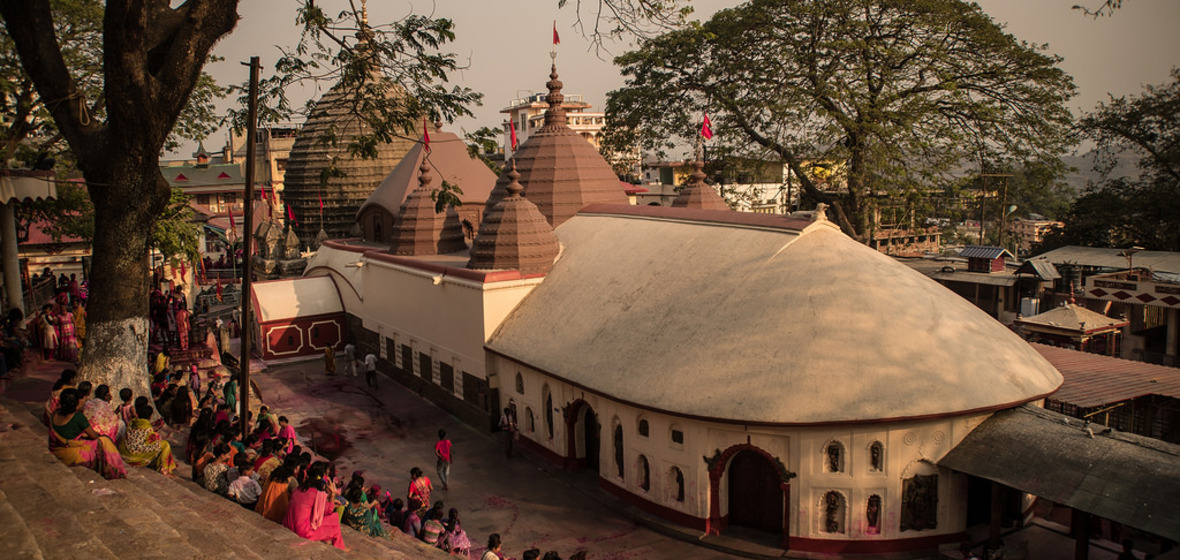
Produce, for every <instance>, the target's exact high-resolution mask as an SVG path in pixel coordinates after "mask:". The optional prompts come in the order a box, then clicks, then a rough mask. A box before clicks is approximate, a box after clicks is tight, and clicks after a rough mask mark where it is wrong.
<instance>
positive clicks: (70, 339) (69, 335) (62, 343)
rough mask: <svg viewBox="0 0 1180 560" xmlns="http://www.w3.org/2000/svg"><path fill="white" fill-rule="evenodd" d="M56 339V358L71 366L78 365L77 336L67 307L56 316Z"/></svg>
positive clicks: (72, 316)
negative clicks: (59, 335) (57, 336)
mask: <svg viewBox="0 0 1180 560" xmlns="http://www.w3.org/2000/svg"><path fill="white" fill-rule="evenodd" d="M57 329H58V332H60V333H61V337H60V338H59V339H58V349H57V358H58V359H59V360H61V361H63V362H70V363H71V364H74V363H78V335H77V334H76V333H75V331H74V314H73V313H72V312H70V308H69V307H62V310H61V313H59V314H58V315H57Z"/></svg>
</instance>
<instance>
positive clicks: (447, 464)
mask: <svg viewBox="0 0 1180 560" xmlns="http://www.w3.org/2000/svg"><path fill="white" fill-rule="evenodd" d="M434 456H435V457H436V458H437V459H438V460H437V462H436V464H435V468H436V469H437V470H438V480H439V482H442V489H443V490H446V489H447V481H448V480H449V479H450V477H451V440H449V439H447V431H446V430H443V429H440V430H439V431H438V443H436V444H434Z"/></svg>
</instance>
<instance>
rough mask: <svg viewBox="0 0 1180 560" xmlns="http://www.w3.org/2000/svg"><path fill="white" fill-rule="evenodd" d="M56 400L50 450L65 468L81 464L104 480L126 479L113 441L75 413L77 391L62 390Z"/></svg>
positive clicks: (77, 412)
mask: <svg viewBox="0 0 1180 560" xmlns="http://www.w3.org/2000/svg"><path fill="white" fill-rule="evenodd" d="M58 399H59V401H60V402H59V407H58V408H57V410H56V411H54V413H53V415H52V416H50V418H49V451H50V452H52V453H53V454H54V455H55V456H56V457H57V458H58V459H60V460H61V462H62V463H65V465H66V466H67V467H72V466H74V465H82V466H84V467H88V468H91V469H94V470H95V471H97V472H98V474H101V475H102V476H103V477H104V478H124V477H126V476H127V469H126V467H124V466H123V458H122V457H120V456H119V449H118V448H117V447H115V442H113V441H111V439H110V438H108V437H106V436H103V435H100V434H99V433H98V432H96V431H94V428H91V427H90V422H89V421H87V420H86V415H85V414H83V413H82V411H80V410H78V392H77V390H75V389H64V390H62V392H61V394H60V395H59V397H58Z"/></svg>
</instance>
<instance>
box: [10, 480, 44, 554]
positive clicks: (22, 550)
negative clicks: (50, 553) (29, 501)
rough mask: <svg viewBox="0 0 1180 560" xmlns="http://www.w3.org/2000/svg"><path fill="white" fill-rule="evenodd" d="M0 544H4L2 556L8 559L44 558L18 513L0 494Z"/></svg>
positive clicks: (31, 533)
mask: <svg viewBox="0 0 1180 560" xmlns="http://www.w3.org/2000/svg"><path fill="white" fill-rule="evenodd" d="M0 542H2V543H4V555H5V557H8V558H21V559H28V560H42V559H43V558H45V557H44V556H43V555H42V554H41V550H40V549H39V548H38V547H37V539H36V537H34V536H33V532H32V531H30V530H29V527H28V526H27V525H25V520H24V519H23V518H21V515H20V513H18V512H17V511H16V509H15V508H13V507H12V504H10V503H8V495H6V494H5V493H4V492H0Z"/></svg>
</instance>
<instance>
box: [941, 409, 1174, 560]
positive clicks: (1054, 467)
mask: <svg viewBox="0 0 1180 560" xmlns="http://www.w3.org/2000/svg"><path fill="white" fill-rule="evenodd" d="M1091 429H1092V430H1094V435H1093V436H1091V435H1090V434H1089V433H1088V432H1087V431H1086V428H1085V426H1084V423H1083V422H1082V421H1081V420H1078V419H1077V418H1069V417H1067V416H1064V415H1062V414H1057V413H1055V412H1050V411H1047V410H1043V409H1039V408H1036V407H1032V406H1028V405H1025V406H1021V407H1018V408H1014V409H1010V410H1004V411H1001V412H997V413H995V414H993V415H992V416H991V418H988V419H987V420H985V421H984V422H983V424H980V425H979V427H978V428H976V429H975V430H974V431H972V432H971V433H970V434H967V437H966V438H964V439H963V441H962V442H960V443H959V445H957V446H955V448H954V449H951V451H950V453H947V455H946V456H945V457H943V458H942V459H941V460H940V461H938V464H939V465H941V466H943V467H947V468H951V469H954V470H956V471H959V472H965V473H967V474H971V475H975V476H978V477H982V478H986V479H988V480H992V481H995V482H998V483H1000V484H1003V485H1005V486H1009V487H1012V488H1016V489H1018V490H1022V491H1024V492H1028V493H1030V494H1035V495H1037V496H1040V497H1042V498H1046V499H1049V500H1052V501H1054V502H1056V503H1059V504H1062V505H1065V506H1069V507H1071V508H1075V509H1079V510H1081V511H1086V512H1089V513H1092V514H1094V515H1098V516H1100V517H1105V518H1106V519H1110V520H1112V521H1117V522H1119V523H1122V524H1124V525H1127V526H1128V527H1134V528H1136V529H1139V530H1142V531H1146V532H1148V533H1152V534H1154V535H1159V536H1161V537H1164V538H1168V539H1172V540H1177V539H1180V515H1176V503H1177V502H1180V446H1177V445H1173V444H1170V443H1166V442H1163V441H1160V440H1156V439H1151V438H1147V437H1143V436H1137V435H1135V434H1127V433H1114V432H1109V431H1105V430H1106V428H1104V427H1102V426H1097V427H1092V428H1091ZM1100 430H1103V431H1100Z"/></svg>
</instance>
